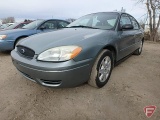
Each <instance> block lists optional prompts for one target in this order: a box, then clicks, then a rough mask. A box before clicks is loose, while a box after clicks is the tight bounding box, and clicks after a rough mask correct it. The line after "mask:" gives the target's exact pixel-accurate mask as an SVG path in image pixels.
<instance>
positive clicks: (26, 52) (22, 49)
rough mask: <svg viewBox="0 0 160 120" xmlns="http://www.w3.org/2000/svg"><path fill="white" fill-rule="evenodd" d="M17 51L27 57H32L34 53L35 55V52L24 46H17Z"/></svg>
mask: <svg viewBox="0 0 160 120" xmlns="http://www.w3.org/2000/svg"><path fill="white" fill-rule="evenodd" d="M17 51H18V52H19V53H20V54H21V55H23V56H25V57H28V58H33V57H34V55H35V52H34V51H33V50H31V49H29V48H27V47H24V46H17Z"/></svg>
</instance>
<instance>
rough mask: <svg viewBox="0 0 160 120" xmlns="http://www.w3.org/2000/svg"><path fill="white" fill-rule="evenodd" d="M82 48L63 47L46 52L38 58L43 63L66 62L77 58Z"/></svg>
mask: <svg viewBox="0 0 160 120" xmlns="http://www.w3.org/2000/svg"><path fill="white" fill-rule="evenodd" d="M81 50H82V48H81V47H78V46H61V47H55V48H52V49H49V50H46V51H44V52H43V53H41V54H40V55H39V56H38V58H37V59H38V60H41V61H66V60H70V59H73V58H75V57H76V56H77V55H78V54H79V53H80V52H81Z"/></svg>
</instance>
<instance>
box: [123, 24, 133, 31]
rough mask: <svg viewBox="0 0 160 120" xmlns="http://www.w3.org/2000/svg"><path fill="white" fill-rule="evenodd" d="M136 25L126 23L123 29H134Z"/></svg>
mask: <svg viewBox="0 0 160 120" xmlns="http://www.w3.org/2000/svg"><path fill="white" fill-rule="evenodd" d="M133 28H134V27H133V25H131V24H125V25H123V26H122V30H132V29H133Z"/></svg>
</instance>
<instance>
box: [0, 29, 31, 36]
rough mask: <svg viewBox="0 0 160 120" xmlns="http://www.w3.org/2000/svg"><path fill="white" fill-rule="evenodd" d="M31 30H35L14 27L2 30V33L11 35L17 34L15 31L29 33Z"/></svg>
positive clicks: (0, 33)
mask: <svg viewBox="0 0 160 120" xmlns="http://www.w3.org/2000/svg"><path fill="white" fill-rule="evenodd" d="M29 31H33V30H29V29H12V30H5V29H4V30H2V31H0V35H9V34H15V33H23V32H24V33H27V32H29Z"/></svg>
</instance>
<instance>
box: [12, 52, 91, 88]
mask: <svg viewBox="0 0 160 120" xmlns="http://www.w3.org/2000/svg"><path fill="white" fill-rule="evenodd" d="M11 56H12V61H13V64H14V65H15V67H16V68H17V69H18V70H19V71H20V72H21V73H22V75H23V76H24V77H26V78H27V79H29V80H31V81H34V82H37V83H39V84H40V85H43V86H47V87H75V86H78V85H80V84H83V83H85V82H87V81H88V79H89V77H90V72H91V68H92V60H91V59H88V60H84V61H79V62H75V61H74V60H70V61H66V62H60V63H53V62H41V61H37V60H36V57H37V56H35V57H34V58H33V59H32V60H31V59H27V58H24V57H22V56H21V55H19V53H17V52H16V51H15V50H13V51H12V52H11Z"/></svg>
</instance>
